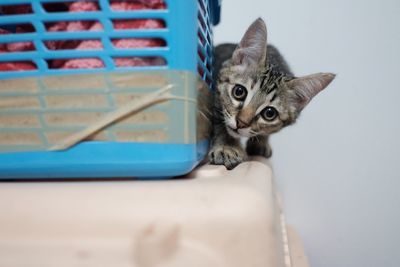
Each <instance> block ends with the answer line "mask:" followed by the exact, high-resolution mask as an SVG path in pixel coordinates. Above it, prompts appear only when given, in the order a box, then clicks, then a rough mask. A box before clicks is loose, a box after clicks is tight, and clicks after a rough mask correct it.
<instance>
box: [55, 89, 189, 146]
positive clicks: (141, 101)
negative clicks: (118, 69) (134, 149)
mask: <svg viewBox="0 0 400 267" xmlns="http://www.w3.org/2000/svg"><path fill="white" fill-rule="evenodd" d="M173 87H174V85H173V84H169V85H167V86H165V87H163V88H161V89H160V90H158V91H156V92H153V93H149V94H146V95H144V96H142V97H140V98H137V99H134V100H132V101H130V102H129V103H128V104H126V105H124V106H122V107H120V108H118V109H117V110H114V111H111V112H109V113H107V114H105V116H103V117H102V118H100V119H99V120H98V121H96V122H94V123H93V124H90V125H89V126H88V127H86V128H85V129H83V130H82V131H79V132H77V133H74V134H72V135H70V136H68V137H67V138H65V139H63V140H62V141H61V142H60V143H58V144H56V145H54V146H52V147H50V148H49V149H48V150H51V151H55V150H65V149H67V148H70V147H71V146H73V145H75V144H77V143H79V142H80V141H82V140H84V139H85V138H87V137H88V136H90V135H92V134H94V133H96V132H98V131H99V130H101V129H103V128H105V127H107V126H109V125H110V124H112V123H113V122H115V121H117V120H119V119H121V118H123V117H125V116H127V115H131V114H135V113H138V112H140V111H141V110H143V109H144V108H147V107H150V106H152V105H154V104H157V103H159V102H163V101H167V100H184V101H191V102H196V100H195V99H193V98H187V97H181V96H176V95H172V94H170V93H169V91H170V90H171V89H172V88H173Z"/></svg>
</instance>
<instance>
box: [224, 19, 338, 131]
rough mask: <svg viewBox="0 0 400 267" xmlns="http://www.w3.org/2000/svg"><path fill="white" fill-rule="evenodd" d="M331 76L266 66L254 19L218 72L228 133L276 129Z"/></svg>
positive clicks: (260, 29)
mask: <svg viewBox="0 0 400 267" xmlns="http://www.w3.org/2000/svg"><path fill="white" fill-rule="evenodd" d="M334 77H335V75H333V74H331V73H317V74H313V75H309V76H305V77H300V78H296V77H293V76H291V75H289V74H285V73H280V72H279V71H277V70H276V68H275V69H274V67H273V66H269V64H268V62H267V31H266V26H265V23H264V22H263V21H262V20H261V19H258V20H256V21H255V22H254V23H253V24H252V25H251V26H250V27H249V29H248V30H247V32H246V33H245V35H244V37H243V38H242V40H241V42H240V43H239V45H238V47H237V48H236V50H235V51H234V53H233V56H232V58H231V59H230V60H228V61H227V62H225V63H224V66H223V67H222V69H221V71H220V73H219V79H218V83H217V90H218V92H217V94H218V97H219V100H220V103H221V112H222V114H223V118H224V121H225V126H226V128H227V131H228V133H229V134H230V135H232V136H234V137H240V136H244V137H252V136H257V135H269V134H271V133H274V132H277V131H279V130H280V129H282V128H283V127H284V126H286V125H289V124H291V123H293V122H294V121H295V120H296V118H297V117H298V116H299V114H300V112H301V110H302V109H303V108H304V107H305V106H306V105H307V104H308V103H309V102H310V100H311V99H312V98H313V97H314V96H315V95H316V94H317V93H318V92H320V91H321V90H323V89H324V88H325V87H326V86H327V85H328V84H329V83H330V82H331V81H332V80H333V78H334Z"/></svg>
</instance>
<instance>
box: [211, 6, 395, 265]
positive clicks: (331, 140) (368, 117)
mask: <svg viewBox="0 0 400 267" xmlns="http://www.w3.org/2000/svg"><path fill="white" fill-rule="evenodd" d="M222 5H223V8H222V21H221V23H220V25H219V26H218V27H217V28H215V32H214V34H215V40H216V43H221V42H228V41H229V42H237V41H239V39H240V38H241V35H242V34H243V33H244V31H245V29H246V28H247V26H248V25H250V23H251V22H252V21H253V20H254V19H256V18H257V17H259V16H261V17H263V18H264V19H265V20H266V22H267V26H268V33H269V41H270V42H271V43H273V44H275V45H276V46H277V47H278V48H279V49H280V50H281V52H282V53H283V54H284V55H285V57H286V59H287V60H288V62H289V64H290V65H291V67H292V69H293V70H294V72H295V74H297V75H305V74H311V73H313V72H320V71H331V72H334V73H337V74H338V76H337V78H336V80H335V81H334V82H333V83H332V84H331V85H330V86H329V87H328V89H327V90H326V91H324V92H322V93H321V94H320V95H318V96H317V97H316V98H315V99H314V101H312V103H311V104H310V106H309V107H307V108H306V109H305V110H304V112H303V114H302V116H301V117H300V119H299V121H298V122H297V124H296V125H294V126H291V127H289V128H287V129H285V130H283V131H282V132H280V133H279V134H277V135H276V136H274V137H273V138H272V146H273V149H274V155H273V160H272V162H273V167H274V170H275V173H276V178H277V182H278V185H279V187H280V190H281V191H282V193H283V195H284V201H285V212H286V215H287V220H288V222H289V223H291V224H292V225H294V226H295V227H296V228H297V230H298V231H299V232H300V235H301V237H302V239H303V242H304V243H305V248H306V252H307V255H308V257H309V260H310V262H311V265H312V266H313V267H398V266H400V156H399V154H400V127H399V126H400V118H399V117H400V104H399V102H400V1H398V0H382V1H379V0H374V1H362V0H353V1H348V0H335V1H325V0H302V1H288V0H274V1H272V0H247V1H241V0H224V1H223V2H222Z"/></svg>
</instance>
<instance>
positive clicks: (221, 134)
mask: <svg viewBox="0 0 400 267" xmlns="http://www.w3.org/2000/svg"><path fill="white" fill-rule="evenodd" d="M208 158H209V161H210V163H211V164H214V165H225V167H226V168H227V169H228V170H232V169H233V168H235V167H236V166H237V165H238V164H239V163H241V162H243V161H244V160H245V159H246V152H245V151H244V149H243V148H242V146H241V144H240V140H239V139H236V138H234V137H232V136H230V135H229V134H228V133H227V132H226V128H225V126H224V125H218V126H214V134H213V139H212V146H211V149H210V152H209V153H208Z"/></svg>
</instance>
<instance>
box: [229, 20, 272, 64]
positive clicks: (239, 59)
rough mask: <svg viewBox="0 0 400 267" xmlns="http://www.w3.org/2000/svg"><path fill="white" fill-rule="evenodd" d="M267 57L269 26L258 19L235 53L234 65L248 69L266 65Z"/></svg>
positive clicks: (233, 56)
mask: <svg viewBox="0 0 400 267" xmlns="http://www.w3.org/2000/svg"><path fill="white" fill-rule="evenodd" d="M266 57H267V26H266V25H265V22H264V21H263V20H262V19H261V18H258V19H257V20H256V21H254V22H253V23H252V24H251V25H250V27H249V28H248V29H247V31H246V33H245V34H244V36H243V38H242V40H241V41H240V43H239V45H238V47H237V48H236V50H235V51H234V52H233V55H232V63H233V64H234V65H244V66H246V67H249V66H254V67H258V66H260V65H264V64H265V60H266Z"/></svg>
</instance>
